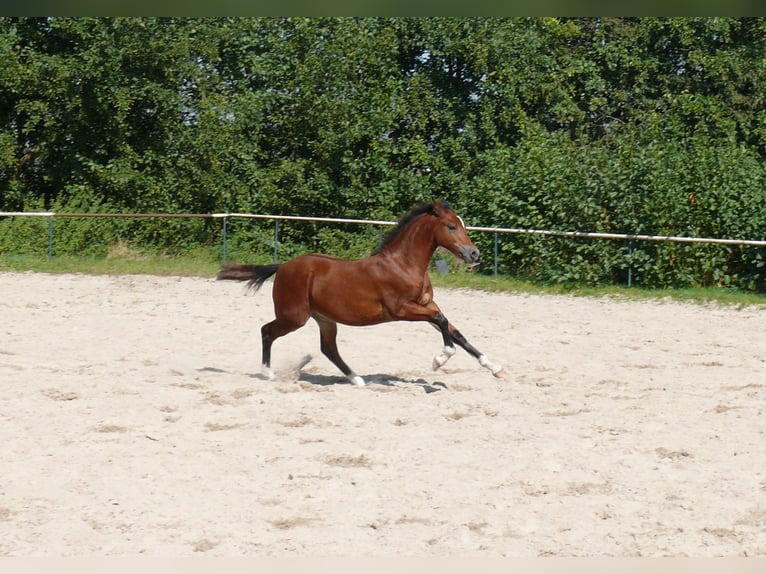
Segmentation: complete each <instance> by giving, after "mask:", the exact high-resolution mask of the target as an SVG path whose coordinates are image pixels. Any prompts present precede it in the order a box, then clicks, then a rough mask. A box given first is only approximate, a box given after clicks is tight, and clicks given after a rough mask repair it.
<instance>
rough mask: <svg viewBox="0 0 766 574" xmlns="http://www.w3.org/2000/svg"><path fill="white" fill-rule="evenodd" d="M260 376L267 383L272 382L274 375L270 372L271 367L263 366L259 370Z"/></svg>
mask: <svg viewBox="0 0 766 574" xmlns="http://www.w3.org/2000/svg"><path fill="white" fill-rule="evenodd" d="M261 374H262V375H263V376H264V377H266V379H267V380H269V381H273V380H274V379H275V378H276V375H275V374H274V371H272V370H271V367H267V366H266V365H263V367H262V368H261Z"/></svg>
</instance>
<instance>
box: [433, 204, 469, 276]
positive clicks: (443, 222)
mask: <svg viewBox="0 0 766 574" xmlns="http://www.w3.org/2000/svg"><path fill="white" fill-rule="evenodd" d="M432 207H433V214H434V215H435V216H436V218H437V220H438V222H437V224H436V227H435V230H434V237H435V238H436V244H437V245H438V246H439V247H443V248H444V249H447V250H448V251H450V252H452V253H453V254H454V255H455V256H456V257H459V258H460V259H462V260H463V261H465V262H466V263H468V265H470V266H471V267H475V266H476V265H478V264H479V249H478V248H477V247H476V245H474V243H473V241H471V240H470V238H469V237H468V232H467V231H466V228H465V223H464V222H463V220H462V218H461V217H460V216H459V215H458V214H457V213H455V212H454V211H452V209H451V208H450V207H449V205H447V204H446V203H445V202H444V201H442V200H437V201H434V202H433V204H432Z"/></svg>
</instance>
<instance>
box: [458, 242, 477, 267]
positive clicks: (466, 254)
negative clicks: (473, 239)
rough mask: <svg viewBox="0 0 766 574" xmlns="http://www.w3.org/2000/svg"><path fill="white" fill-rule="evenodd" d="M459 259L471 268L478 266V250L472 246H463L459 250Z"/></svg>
mask: <svg viewBox="0 0 766 574" xmlns="http://www.w3.org/2000/svg"><path fill="white" fill-rule="evenodd" d="M458 251H459V252H460V257H462V258H463V261H465V262H466V263H468V265H470V266H471V267H476V266H477V265H478V264H479V250H478V249H476V247H475V246H474V245H463V246H462V247H461V248H460V249H459V250H458Z"/></svg>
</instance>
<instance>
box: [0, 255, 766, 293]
mask: <svg viewBox="0 0 766 574" xmlns="http://www.w3.org/2000/svg"><path fill="white" fill-rule="evenodd" d="M243 262H245V260H243ZM247 262H251V261H247ZM220 268H221V261H220V252H219V251H218V250H217V249H200V250H198V251H196V252H193V253H190V254H186V255H165V254H155V253H149V252H145V251H136V250H133V249H131V248H129V247H128V246H126V245H124V244H115V245H114V246H112V248H110V250H109V254H108V255H107V256H106V257H79V256H74V255H62V256H55V257H52V258H48V257H46V256H32V255H0V272H2V271H19V272H25V271H35V272H44V273H87V274H94V275H129V274H136V275H164V276H182V277H215V275H216V274H217V273H218V270H219V269H220ZM431 280H432V281H433V284H434V286H435V287H437V288H447V289H472V290H477V291H486V292H490V293H493V292H494V293H512V294H523V295H571V296H576V297H613V298H615V299H624V300H628V301H630V300H636V301H643V300H656V301H662V300H671V301H680V302H685V303H694V304H699V305H707V304H716V305H724V306H732V307H736V308H746V307H760V308H766V294H763V293H752V292H745V291H739V290H736V289H730V288H723V287H718V288H713V287H710V288H702V287H699V288H685V289H644V288H641V287H627V286H620V285H609V286H597V287H590V286H582V285H560V284H539V283H532V282H529V281H524V280H522V279H517V278H513V277H507V276H501V277H491V276H487V275H479V274H478V273H471V272H469V271H464V270H461V269H457V270H455V271H452V272H451V273H450V274H449V275H441V274H439V273H437V272H432V273H431Z"/></svg>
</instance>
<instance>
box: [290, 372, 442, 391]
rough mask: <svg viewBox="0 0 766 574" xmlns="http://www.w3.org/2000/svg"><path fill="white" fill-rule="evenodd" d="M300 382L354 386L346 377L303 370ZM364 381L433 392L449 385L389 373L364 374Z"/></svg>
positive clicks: (368, 383) (325, 385) (324, 385)
mask: <svg viewBox="0 0 766 574" xmlns="http://www.w3.org/2000/svg"><path fill="white" fill-rule="evenodd" d="M298 381H299V382H304V383H309V384H312V385H318V386H322V387H328V386H333V385H350V386H353V384H352V383H351V381H349V380H348V379H347V378H346V377H341V376H337V375H317V374H314V373H304V372H301V373H300V375H299V376H298ZM364 382H365V383H366V384H365V386H370V385H382V386H384V387H410V386H415V387H420V388H422V389H423V391H424V392H426V393H433V392H436V391H439V390H441V389H446V388H447V385H445V384H444V383H441V382H433V383H429V382H428V381H426V380H425V379H415V380H414V381H413V380H409V379H402V378H400V377H397V376H393V375H388V374H385V373H378V374H374V375H365V376H364Z"/></svg>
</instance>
